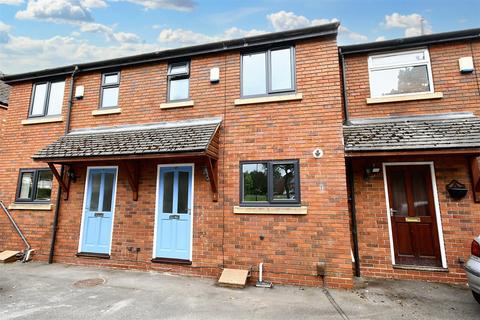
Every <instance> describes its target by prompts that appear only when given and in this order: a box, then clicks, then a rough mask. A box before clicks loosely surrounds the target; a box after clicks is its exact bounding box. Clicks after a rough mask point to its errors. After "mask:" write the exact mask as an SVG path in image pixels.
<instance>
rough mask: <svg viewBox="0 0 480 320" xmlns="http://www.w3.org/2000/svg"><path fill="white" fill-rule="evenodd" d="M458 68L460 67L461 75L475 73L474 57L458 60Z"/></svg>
mask: <svg viewBox="0 0 480 320" xmlns="http://www.w3.org/2000/svg"><path fill="white" fill-rule="evenodd" d="M458 66H459V67H460V72H461V73H470V72H473V69H474V68H473V58H472V57H462V58H460V59H458Z"/></svg>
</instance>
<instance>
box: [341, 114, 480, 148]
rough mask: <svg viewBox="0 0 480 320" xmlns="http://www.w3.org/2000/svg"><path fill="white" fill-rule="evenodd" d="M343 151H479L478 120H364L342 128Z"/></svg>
mask: <svg viewBox="0 0 480 320" xmlns="http://www.w3.org/2000/svg"><path fill="white" fill-rule="evenodd" d="M343 135H344V143H345V151H346V152H356V151H363V152H368V151H398V150H431V149H449V148H479V147H480V118H478V117H475V116H474V115H473V114H471V113H455V114H442V115H431V116H414V117H403V118H400V117H392V118H388V119H363V120H357V121H352V124H351V125H345V126H344V127H343Z"/></svg>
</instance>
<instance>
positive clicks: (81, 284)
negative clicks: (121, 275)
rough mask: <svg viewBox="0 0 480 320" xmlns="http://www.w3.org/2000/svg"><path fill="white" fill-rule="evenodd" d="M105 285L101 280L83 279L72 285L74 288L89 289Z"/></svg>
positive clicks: (103, 280)
mask: <svg viewBox="0 0 480 320" xmlns="http://www.w3.org/2000/svg"><path fill="white" fill-rule="evenodd" d="M104 283H105V279H102V278H92V279H84V280H79V281H76V282H74V283H73V286H74V287H75V288H90V287H95V286H98V285H101V284H104Z"/></svg>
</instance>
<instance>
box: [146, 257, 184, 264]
mask: <svg viewBox="0 0 480 320" xmlns="http://www.w3.org/2000/svg"><path fill="white" fill-rule="evenodd" d="M151 261H152V262H153V263H168V264H178V265H191V264H192V261H190V260H183V259H171V258H153V259H152V260H151Z"/></svg>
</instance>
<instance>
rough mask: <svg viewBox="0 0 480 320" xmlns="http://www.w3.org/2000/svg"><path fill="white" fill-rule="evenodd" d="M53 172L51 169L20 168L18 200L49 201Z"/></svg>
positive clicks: (16, 198)
mask: <svg viewBox="0 0 480 320" xmlns="http://www.w3.org/2000/svg"><path fill="white" fill-rule="evenodd" d="M52 181H53V174H52V171H50V169H20V174H19V176H18V186H17V194H16V197H15V201H16V202H49V201H50V198H51V194H52Z"/></svg>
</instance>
